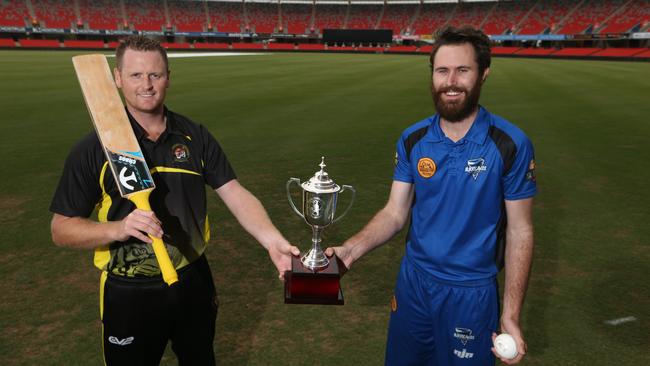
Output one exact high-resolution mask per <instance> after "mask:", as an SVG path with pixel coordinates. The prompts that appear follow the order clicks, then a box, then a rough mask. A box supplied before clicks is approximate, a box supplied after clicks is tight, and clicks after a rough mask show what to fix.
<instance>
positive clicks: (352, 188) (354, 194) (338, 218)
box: [332, 184, 357, 224]
mask: <svg viewBox="0 0 650 366" xmlns="http://www.w3.org/2000/svg"><path fill="white" fill-rule="evenodd" d="M341 188H342V189H341V190H340V191H339V193H343V191H345V190H346V189H347V190H350V191H352V199H351V200H350V203H349V204H348V208H346V209H345V211H344V212H343V214H342V215H341V216H339V217H337V218H335V219H334V221H332V224H333V223H335V222H337V221H339V220H340V219H342V218H343V216H345V214H347V213H348V211H350V209H351V208H352V204H353V203H354V197H355V196H356V195H357V191H356V190H355V189H354V187H352V186H348V185H345V184H344V185H342V186H341Z"/></svg>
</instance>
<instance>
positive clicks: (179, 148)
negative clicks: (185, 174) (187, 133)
mask: <svg viewBox="0 0 650 366" xmlns="http://www.w3.org/2000/svg"><path fill="white" fill-rule="evenodd" d="M172 155H173V156H174V161H177V162H179V163H182V162H186V161H187V160H188V159H189V158H190V150H189V149H188V148H187V146H185V145H183V144H176V145H174V146H172Z"/></svg>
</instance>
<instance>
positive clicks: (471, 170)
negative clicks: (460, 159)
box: [465, 158, 487, 180]
mask: <svg viewBox="0 0 650 366" xmlns="http://www.w3.org/2000/svg"><path fill="white" fill-rule="evenodd" d="M486 170H487V165H485V159H483V158H478V159H469V160H467V165H466V166H465V173H467V174H469V175H471V176H472V178H474V180H476V179H477V178H478V176H479V174H481V173H482V172H484V171H486Z"/></svg>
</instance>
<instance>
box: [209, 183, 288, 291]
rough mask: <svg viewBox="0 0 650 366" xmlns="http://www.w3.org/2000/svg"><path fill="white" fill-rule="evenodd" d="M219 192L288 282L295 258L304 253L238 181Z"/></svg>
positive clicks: (226, 185) (220, 188)
mask: <svg viewBox="0 0 650 366" xmlns="http://www.w3.org/2000/svg"><path fill="white" fill-rule="evenodd" d="M216 192H217V194H218V195H219V197H220V198H221V199H222V200H223V202H224V203H225V204H226V206H228V209H229V210H230V212H231V213H232V214H233V216H235V218H236V219H237V221H239V223H240V224H241V226H242V227H243V228H244V230H246V231H247V232H248V233H249V234H251V235H252V236H253V237H254V238H255V240H257V241H258V242H259V243H260V244H261V245H262V246H263V247H264V248H265V249H266V250H268V252H269V257H271V260H272V261H273V264H274V265H275V267H276V268H277V269H278V274H279V278H280V279H281V280H282V279H284V273H285V272H286V271H288V270H289V269H290V268H291V257H292V256H294V255H298V254H299V253H300V251H299V250H298V248H296V247H295V246H293V245H291V244H289V242H288V241H287V240H286V239H285V238H284V237H283V236H282V234H280V232H279V231H278V229H276V227H275V226H273V223H272V222H271V219H269V216H268V215H267V214H266V211H265V210H264V207H263V206H262V204H261V203H260V201H259V200H258V199H257V198H255V196H254V195H253V194H252V193H250V192H249V191H248V190H247V189H246V188H244V187H243V186H242V185H241V184H239V182H238V181H237V180H236V179H233V180H231V181H230V182H228V183H226V184H224V185H223V186H221V187H219V188H217V189H216Z"/></svg>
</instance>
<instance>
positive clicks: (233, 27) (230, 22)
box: [207, 1, 244, 33]
mask: <svg viewBox="0 0 650 366" xmlns="http://www.w3.org/2000/svg"><path fill="white" fill-rule="evenodd" d="M207 5H208V14H209V15H210V20H211V22H212V23H211V24H212V26H213V27H214V29H215V30H217V31H219V32H233V33H239V32H241V31H242V16H243V13H244V9H243V3H238V2H237V3H224V2H215V1H208V2H207Z"/></svg>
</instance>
